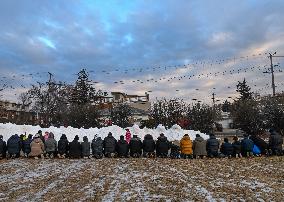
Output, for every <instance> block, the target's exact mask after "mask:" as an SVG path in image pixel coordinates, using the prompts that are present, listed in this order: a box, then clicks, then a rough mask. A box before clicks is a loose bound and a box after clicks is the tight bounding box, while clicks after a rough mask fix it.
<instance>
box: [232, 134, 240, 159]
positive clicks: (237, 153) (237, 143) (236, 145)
mask: <svg viewBox="0 0 284 202" xmlns="http://www.w3.org/2000/svg"><path fill="white" fill-rule="evenodd" d="M233 140H234V142H233V144H232V146H233V151H234V152H233V155H234V156H235V157H236V158H238V157H240V158H242V144H241V142H240V141H239V138H238V137H237V136H235V137H234V139H233Z"/></svg>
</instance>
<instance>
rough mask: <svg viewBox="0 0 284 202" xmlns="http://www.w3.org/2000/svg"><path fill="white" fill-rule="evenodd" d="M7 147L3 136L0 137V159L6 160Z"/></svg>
mask: <svg viewBox="0 0 284 202" xmlns="http://www.w3.org/2000/svg"><path fill="white" fill-rule="evenodd" d="M6 150H7V145H6V142H5V141H4V140H3V136H2V135H0V159H3V158H6Z"/></svg>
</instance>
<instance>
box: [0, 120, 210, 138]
mask: <svg viewBox="0 0 284 202" xmlns="http://www.w3.org/2000/svg"><path fill="white" fill-rule="evenodd" d="M38 130H42V132H43V133H44V132H46V131H48V132H52V133H53V134H54V135H55V139H56V140H59V139H60V136H61V135H62V134H65V135H66V136H67V138H68V140H69V141H72V140H73V138H74V137H75V135H78V136H79V137H80V140H81V141H82V138H83V136H87V137H88V139H89V140H92V139H93V138H94V136H95V135H96V134H97V135H98V136H100V137H102V138H104V137H106V136H107V134H108V133H109V132H111V133H112V134H113V136H114V137H115V138H116V139H119V136H120V135H125V129H123V128H121V127H119V126H116V125H113V126H108V127H103V128H90V129H84V128H80V129H78V128H72V127H67V128H65V127H63V126H62V127H60V128H56V127H52V126H51V127H49V128H40V126H31V125H15V124H11V123H7V124H3V123H0V134H1V135H3V137H4V140H8V138H9V137H10V136H11V135H14V134H18V135H20V134H25V133H26V134H32V135H35V134H36V133H37V132H38ZM129 130H130V132H131V134H132V135H138V137H140V138H141V139H143V138H144V136H145V135H146V134H151V135H152V136H153V137H154V139H157V138H158V137H159V135H160V134H161V133H164V134H165V135H166V136H167V137H168V139H169V140H171V141H172V140H180V139H181V138H182V137H183V135H184V134H188V135H189V136H190V137H191V139H192V140H193V139H195V135H196V134H200V135H201V136H202V137H203V138H204V139H208V138H209V136H208V135H206V134H203V133H200V132H199V131H193V130H183V129H181V127H180V126H179V125H174V126H173V127H172V128H170V129H168V130H167V129H165V127H164V126H162V125H159V126H158V127H157V128H156V129H148V128H143V129H140V128H139V126H138V125H134V126H132V127H129Z"/></svg>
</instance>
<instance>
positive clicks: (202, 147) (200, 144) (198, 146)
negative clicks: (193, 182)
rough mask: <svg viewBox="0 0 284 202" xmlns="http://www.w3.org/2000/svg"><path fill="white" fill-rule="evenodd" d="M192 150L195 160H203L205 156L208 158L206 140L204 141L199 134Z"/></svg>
mask: <svg viewBox="0 0 284 202" xmlns="http://www.w3.org/2000/svg"><path fill="white" fill-rule="evenodd" d="M192 149H193V155H194V157H195V158H203V157H204V156H207V151H206V140H204V139H203V138H202V137H201V136H200V135H199V134H196V137H195V140H194V141H193V145H192Z"/></svg>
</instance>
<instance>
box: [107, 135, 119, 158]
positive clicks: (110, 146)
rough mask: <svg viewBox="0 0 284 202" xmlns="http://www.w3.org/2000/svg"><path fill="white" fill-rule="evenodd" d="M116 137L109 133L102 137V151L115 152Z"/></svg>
mask: <svg viewBox="0 0 284 202" xmlns="http://www.w3.org/2000/svg"><path fill="white" fill-rule="evenodd" d="M116 143H117V141H116V139H115V138H114V137H113V136H112V135H111V134H108V136H107V137H105V139H104V152H105V154H107V153H115V149H116Z"/></svg>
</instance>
